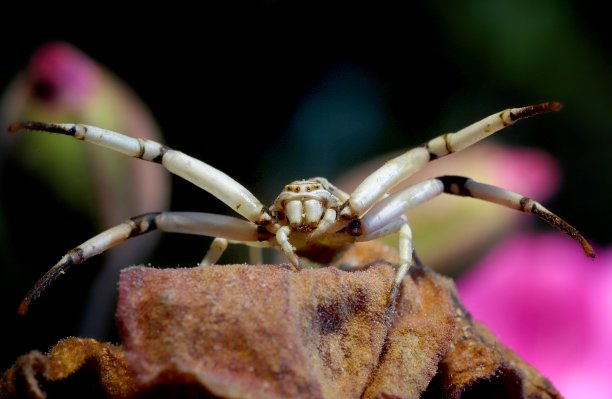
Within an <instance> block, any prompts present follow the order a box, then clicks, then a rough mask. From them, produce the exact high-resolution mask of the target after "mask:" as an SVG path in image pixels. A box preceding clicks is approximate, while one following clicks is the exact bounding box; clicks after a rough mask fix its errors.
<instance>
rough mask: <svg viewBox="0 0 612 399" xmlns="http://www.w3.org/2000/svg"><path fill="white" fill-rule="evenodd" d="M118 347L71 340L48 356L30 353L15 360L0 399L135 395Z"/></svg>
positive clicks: (0, 383) (0, 388)
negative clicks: (77, 393)
mask: <svg viewBox="0 0 612 399" xmlns="http://www.w3.org/2000/svg"><path fill="white" fill-rule="evenodd" d="M134 382H135V381H134V378H133V376H132V372H131V371H130V368H129V366H128V364H127V362H126V361H125V357H124V355H123V351H122V350H121V348H120V347H118V346H115V345H111V344H103V343H100V342H97V341H95V340H93V339H88V338H76V337H70V338H66V339H64V340H62V341H60V342H59V343H58V344H57V345H55V347H54V348H53V349H52V350H51V351H50V352H49V353H48V354H47V355H43V354H42V353H40V352H39V351H32V352H30V353H28V354H26V355H23V356H21V357H19V358H18V359H17V361H16V362H15V365H14V366H13V367H11V368H10V369H8V370H7V371H6V372H5V373H4V375H3V377H2V380H0V398H15V397H28V398H40V399H44V398H47V397H51V398H53V397H57V398H60V397H74V395H75V392H79V394H80V395H81V396H82V397H88V398H97V397H103V398H113V399H123V398H130V397H133V395H134V393H135V392H136V386H135V384H134Z"/></svg>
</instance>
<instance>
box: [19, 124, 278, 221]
mask: <svg viewBox="0 0 612 399" xmlns="http://www.w3.org/2000/svg"><path fill="white" fill-rule="evenodd" d="M19 130H36V131H42V132H47V133H57V134H64V135H67V136H71V137H74V138H75V139H77V140H83V141H87V142H90V143H93V144H97V145H99V146H102V147H106V148H109V149H111V150H114V151H117V152H120V153H123V154H125V155H129V156H132V157H135V158H139V159H143V160H145V161H151V162H156V163H160V164H162V165H163V166H164V167H165V168H166V169H167V170H168V171H170V172H172V173H174V174H176V175H178V176H180V177H182V178H184V179H185V180H187V181H189V182H191V183H193V184H195V185H196V186H198V187H200V188H202V189H204V190H206V191H208V192H209V193H211V194H212V195H214V196H215V197H217V198H218V199H219V200H221V201H222V202H224V203H225V204H227V205H228V206H229V207H231V208H232V209H234V210H235V211H236V212H238V213H239V214H240V215H242V216H243V217H245V218H246V219H248V220H250V221H251V222H254V223H260V224H265V223H269V222H270V221H271V217H270V215H269V214H268V212H267V210H266V209H265V207H264V206H263V205H262V203H261V202H260V201H259V200H258V199H257V198H256V197H255V196H254V195H253V194H252V193H251V192H250V191H249V190H247V189H246V188H245V187H244V186H242V185H241V184H240V183H238V182H237V181H236V180H234V179H232V178H231V177H230V176H228V175H227V174H225V173H223V172H221V171H220V170H218V169H216V168H214V167H212V166H210V165H208V164H207V163H205V162H202V161H200V160H198V159H195V158H193V157H191V156H189V155H186V154H184V153H182V152H180V151H176V150H173V149H171V148H169V147H166V146H165V145H162V144H160V143H157V142H154V141H151V140H147V139H142V138H134V137H130V136H126V135H123V134H121V133H117V132H113V131H111V130H106V129H101V128H99V127H95V126H88V125H80V124H54V123H42V122H17V123H14V124H12V125H11V126H10V127H9V131H11V132H17V131H19Z"/></svg>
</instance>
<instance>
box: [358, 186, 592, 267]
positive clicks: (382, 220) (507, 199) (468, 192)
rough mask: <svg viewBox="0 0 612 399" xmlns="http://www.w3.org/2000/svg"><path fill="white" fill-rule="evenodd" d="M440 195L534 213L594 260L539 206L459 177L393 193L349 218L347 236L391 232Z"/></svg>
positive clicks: (585, 243)
mask: <svg viewBox="0 0 612 399" xmlns="http://www.w3.org/2000/svg"><path fill="white" fill-rule="evenodd" d="M442 193H447V194H453V195H459V196H464V197H472V198H477V199H481V200H484V201H487V202H492V203H495V204H498V205H503V206H505V207H507V208H512V209H516V210H519V211H522V212H526V213H533V214H534V215H536V216H538V217H539V218H540V219H543V220H544V221H545V222H547V223H548V224H550V225H551V226H553V227H555V228H557V229H558V230H561V231H562V232H564V233H565V234H567V235H569V236H570V237H572V238H573V239H575V240H576V241H578V243H579V244H580V245H581V246H582V249H583V250H584V253H585V254H586V255H587V256H589V257H591V258H593V257H595V252H594V251H593V248H592V247H591V245H590V244H589V243H588V241H587V240H586V239H585V238H584V237H583V236H582V235H581V234H580V233H579V232H578V230H576V229H575V228H574V227H573V226H571V225H570V224H569V223H567V222H566V221H564V220H563V219H561V218H560V217H559V216H557V215H555V214H554V213H552V212H551V211H549V210H548V209H546V208H545V207H544V206H542V205H541V204H540V203H538V202H536V201H534V200H533V199H531V198H528V197H525V196H523V195H521V194H517V193H514V192H512V191H509V190H506V189H503V188H500V187H496V186H492V185H489V184H484V183H479V182H476V181H474V180H472V179H469V178H467V177H462V176H441V177H437V178H433V179H428V180H425V181H423V182H421V183H418V184H415V185H413V186H410V187H408V188H406V189H404V190H402V191H399V192H397V193H393V194H391V195H389V196H388V197H387V198H385V199H383V200H380V201H379V202H378V203H376V204H375V205H374V206H373V207H372V208H371V209H370V210H369V211H368V213H366V214H365V216H363V217H362V218H354V219H351V220H350V221H349V223H348V225H347V233H348V234H349V235H353V236H357V241H365V240H368V239H372V238H377V237H380V236H383V235H386V230H387V229H390V227H391V226H393V223H394V220H396V219H397V218H398V217H400V216H401V215H403V214H404V212H406V211H407V210H408V209H410V208H412V207H414V206H416V205H419V204H422V203H423V202H426V201H429V200H430V199H432V198H434V197H436V196H438V195H440V194H442ZM395 223H398V222H395Z"/></svg>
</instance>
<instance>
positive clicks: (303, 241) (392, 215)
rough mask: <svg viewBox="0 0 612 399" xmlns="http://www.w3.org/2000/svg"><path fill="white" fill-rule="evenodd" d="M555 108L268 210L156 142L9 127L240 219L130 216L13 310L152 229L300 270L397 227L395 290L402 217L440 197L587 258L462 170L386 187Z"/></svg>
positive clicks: (422, 150)
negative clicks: (54, 139)
mask: <svg viewBox="0 0 612 399" xmlns="http://www.w3.org/2000/svg"><path fill="white" fill-rule="evenodd" d="M560 107H561V106H560V104H559V103H555V102H550V103H543V104H538V105H532V106H528V107H522V108H510V109H506V110H504V111H501V112H498V113H495V114H493V115H490V116H488V117H486V118H484V119H482V120H480V121H478V122H475V123H473V124H472V125H470V126H467V127H465V128H463V129H461V130H459V131H457V132H455V133H447V134H444V135H441V136H438V137H435V138H433V139H432V140H430V141H428V142H427V143H424V144H423V145H422V146H419V147H416V148H413V149H411V150H409V151H407V152H405V153H404V154H402V155H400V156H398V157H396V158H393V159H391V160H389V161H388V162H387V163H385V164H384V165H383V166H382V167H380V168H379V169H378V170H376V171H374V172H373V173H372V174H371V175H369V176H368V177H366V178H365V179H364V181H363V182H361V184H359V186H358V187H357V188H356V189H355V190H354V191H353V192H352V193H351V194H348V193H345V192H344V191H342V190H340V189H338V188H337V187H335V186H334V185H332V184H331V183H330V182H329V181H327V179H325V178H322V177H315V178H311V179H308V180H296V181H294V182H292V183H289V184H287V185H286V186H285V187H284V189H283V191H282V192H281V193H280V195H279V196H278V197H277V198H276V200H275V201H274V203H273V204H272V206H271V207H270V208H266V207H265V206H264V205H263V204H262V203H261V202H260V201H259V200H258V199H257V198H256V197H255V196H254V195H253V194H252V193H251V192H250V191H249V190H247V189H246V188H245V187H244V186H242V185H241V184H240V183H238V182H237V181H235V180H234V179H232V178H231V177H230V176H228V175H226V174H225V173H223V172H221V171H220V170H218V169H216V168H214V167H212V166H210V165H208V164H206V163H204V162H202V161H199V160H197V159H195V158H193V157H190V156H189V155H186V154H184V153H182V152H180V151H176V150H173V149H170V148H168V147H166V146H164V145H162V144H159V143H156V142H153V141H149V140H145V139H137V138H133V137H129V136H125V135H123V134H120V133H116V132H112V131H109V130H104V129H101V128H98V127H93V126H86V125H78V124H77V125H75V124H51V123H42V122H24V123H15V124H13V125H11V126H10V127H9V130H10V131H13V132H15V131H18V130H40V131H44V132H49V133H58V134H63V135H68V136H72V137H74V138H76V139H78V140H83V141H89V142H92V143H94V144H98V145H101V146H103V147H107V148H110V149H112V150H115V151H118V152H121V153H124V154H126V155H129V156H132V157H135V158H140V159H143V160H146V161H151V162H157V163H160V164H162V165H163V166H164V167H165V168H166V169H168V170H169V171H170V172H172V173H174V174H176V175H178V176H181V177H183V178H184V179H186V180H188V181H190V182H192V183H193V184H195V185H197V186H199V187H200V188H202V189H204V190H206V191H208V192H209V193H211V194H212V195H214V196H215V197H217V198H218V199H219V200H221V201H223V202H224V203H225V204H227V205H228V206H229V207H231V208H232V209H233V210H234V211H236V212H237V213H238V214H240V215H241V216H242V217H243V218H244V219H246V220H244V219H238V218H235V217H231V216H223V215H215V214H210V213H197V212H159V213H148V214H145V215H140V216H136V217H133V218H131V219H128V220H126V221H125V222H123V223H121V224H119V225H117V226H115V227H112V228H110V229H109V230H106V231H104V232H102V233H100V234H98V235H97V236H95V237H93V238H91V239H89V240H87V241H86V242H84V243H83V244H81V245H79V246H78V247H76V248H74V249H72V250H70V251H69V252H68V253H67V254H66V255H64V256H63V257H62V258H61V259H60V261H59V262H58V263H57V264H56V265H55V266H54V267H53V268H52V269H51V270H49V271H48V272H47V274H45V275H44V276H43V277H42V278H41V279H40V280H39V281H38V282H37V283H36V284H35V285H34V287H32V289H31V290H30V291H29V292H28V294H27V296H26V298H25V299H24V300H23V302H22V304H21V306H20V308H19V311H20V313H25V312H26V310H27V308H28V305H29V303H30V302H31V301H32V300H33V299H34V298H36V297H38V296H39V295H40V293H41V292H42V291H43V290H44V289H45V287H46V286H47V285H48V284H49V283H50V282H51V281H52V280H53V279H55V278H56V277H57V276H59V275H60V274H62V273H63V272H64V271H65V270H66V269H67V268H69V267H70V266H72V265H74V264H78V263H81V262H82V261H84V260H86V259H88V258H90V257H92V256H94V255H97V254H99V253H101V252H103V251H105V250H107V249H108V248H110V247H112V246H114V245H116V244H118V243H120V242H122V241H124V240H127V239H129V238H132V237H135V236H138V235H141V234H144V233H147V232H149V231H152V230H155V229H159V230H162V231H166V232H175V233H189V234H201V235H207V236H212V237H215V239H214V240H213V243H212V244H211V247H210V249H209V250H208V252H207V253H206V255H205V257H204V259H203V261H202V263H203V264H213V263H216V262H217V261H218V260H219V257H220V256H221V254H222V253H223V251H224V250H225V248H226V246H227V244H228V243H241V244H245V245H248V246H250V247H253V248H263V247H272V248H277V249H279V250H281V251H282V252H283V253H284V254H285V255H286V257H287V259H288V260H289V261H290V262H291V264H292V265H293V266H294V267H295V268H296V269H300V268H301V263H300V257H305V258H308V259H310V260H312V261H315V262H319V263H323V264H325V263H328V262H329V261H330V260H331V259H332V258H333V257H334V256H335V255H337V254H339V253H340V252H342V251H343V250H344V249H345V248H346V247H347V246H348V245H350V244H352V243H354V242H356V241H368V240H373V239H376V238H379V237H382V236H386V235H389V234H392V233H398V235H399V255H400V266H399V268H398V271H397V275H396V279H395V286H394V293H395V292H397V288H398V287H399V285H400V283H401V280H402V279H403V277H404V276H405V275H406V273H407V271H408V269H409V267H410V266H411V265H412V264H413V263H414V251H413V247H412V232H411V230H410V226H409V225H408V222H407V220H406V217H405V216H404V213H405V212H406V211H407V210H408V209H409V208H412V207H414V206H417V205H419V204H421V203H423V202H426V201H428V200H430V199H432V198H434V197H436V196H438V195H440V194H443V193H446V194H453V195H459V196H466V197H473V198H478V199H481V200H485V201H489V202H494V203H497V204H500V205H503V206H506V207H509V208H514V209H517V210H519V211H522V212H526V213H533V214H535V215H536V216H538V217H540V218H542V219H543V220H545V221H546V222H548V223H549V224H551V225H553V226H554V227H556V228H558V229H559V230H561V231H563V232H565V233H567V234H568V235H570V236H571V237H573V238H574V239H576V240H577V241H578V242H579V243H580V245H582V248H583V250H584V252H585V253H586V255H588V256H591V257H594V256H595V255H594V252H593V249H592V248H591V246H590V244H589V243H588V242H587V241H586V239H585V238H584V237H583V236H582V235H580V233H579V232H578V231H577V230H576V229H575V228H573V227H572V226H571V225H569V224H568V223H566V222H565V221H563V220H562V219H561V218H559V217H558V216H556V215H555V214H553V213H552V212H550V211H549V210H547V209H546V208H544V207H543V206H542V205H540V204H539V203H537V202H536V201H534V200H532V199H530V198H527V197H525V196H522V195H520V194H516V193H513V192H510V191H508V190H505V189H502V188H499V187H495V186H491V185H488V184H484V183H478V182H475V181H473V180H471V179H469V178H466V177H461V176H441V177H437V178H432V179H427V180H425V181H423V182H420V183H417V184H414V185H412V186H410V187H408V188H406V189H403V190H400V191H397V192H393V188H394V187H396V186H397V185H398V184H399V183H400V182H401V181H402V180H405V179H406V178H407V177H408V176H410V175H412V174H413V173H415V172H416V171H418V170H419V169H421V168H422V167H424V166H425V165H426V164H427V163H428V162H430V161H433V160H435V159H437V158H441V157H444V156H446V155H449V154H451V153H453V152H456V151H460V150H462V149H464V148H466V147H468V146H470V145H472V144H474V143H476V142H477V141H479V140H482V139H483V138H485V137H487V136H489V135H491V134H493V133H495V132H496V131H498V130H500V129H503V128H504V127H506V126H508V125H511V124H513V123H515V122H516V121H518V120H521V119H524V118H527V117H530V116H533V115H537V114H540V113H543V112H548V111H557V110H559V109H560ZM252 254H253V255H252V256H253V259H252V263H257V262H254V260H255V261H256V260H257V258H259V257H260V256H258V255H257V251H254V252H252Z"/></svg>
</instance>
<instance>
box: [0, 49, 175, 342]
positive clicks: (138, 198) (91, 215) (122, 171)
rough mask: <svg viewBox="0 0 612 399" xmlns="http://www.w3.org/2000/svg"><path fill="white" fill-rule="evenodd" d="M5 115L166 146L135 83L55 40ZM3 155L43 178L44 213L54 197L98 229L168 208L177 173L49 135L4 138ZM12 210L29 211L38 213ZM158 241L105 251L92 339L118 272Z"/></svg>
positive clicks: (17, 83)
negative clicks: (131, 85)
mask: <svg viewBox="0 0 612 399" xmlns="http://www.w3.org/2000/svg"><path fill="white" fill-rule="evenodd" d="M0 111H1V114H0V119H1V120H2V122H3V124H4V126H8V125H9V124H10V123H12V122H15V121H19V120H40V121H45V122H64V123H83V124H88V125H95V126H100V127H102V128H105V129H109V130H114V131H117V132H121V133H124V134H127V135H130V136H134V137H140V138H145V139H150V140H154V141H158V142H163V139H162V137H161V134H160V132H159V128H158V127H157V124H156V122H155V120H154V118H153V116H152V115H151V113H150V111H149V110H148V108H147V107H146V105H145V104H144V103H143V102H142V101H140V99H139V98H138V97H137V96H136V95H135V94H134V92H133V91H132V90H131V89H130V88H129V87H128V85H127V84H125V83H124V82H122V81H121V80H120V79H118V78H117V77H116V76H114V75H113V74H112V73H111V72H109V71H108V70H107V69H106V68H104V66H102V65H100V64H99V63H97V62H96V61H94V60H92V59H91V58H89V57H88V56H87V55H86V54H85V53H83V52H82V51H80V50H79V49H77V48H75V47H74V46H72V45H70V44H68V43H62V42H50V43H47V44H44V45H42V46H41V47H40V48H38V49H37V50H36V51H35V52H34V54H33V55H32V57H31V59H30V62H29V63H28V65H27V67H26V69H25V71H24V72H23V73H20V74H19V75H18V76H16V77H15V79H14V81H13V82H12V84H11V85H10V86H9V87H8V88H7V90H6V92H5V93H4V95H3V98H2V106H1V108H0ZM0 150H1V151H0V156H2V155H4V154H7V155H9V156H10V157H11V159H12V160H13V161H14V164H13V165H11V167H13V168H15V167H17V165H19V166H21V167H23V169H25V170H27V172H28V174H29V176H32V177H34V178H36V179H33V181H28V184H36V185H37V186H46V187H47V188H48V192H49V194H48V196H46V195H43V196H40V198H36V203H35V209H36V211H37V213H39V214H45V213H46V212H51V211H53V210H49V209H47V208H48V206H49V205H48V204H47V203H51V204H52V203H54V201H50V200H49V199H50V198H51V197H52V196H54V197H55V198H54V200H55V201H57V202H59V203H61V204H62V205H64V206H65V207H66V209H70V211H71V212H74V213H76V214H77V215H80V216H82V217H83V218H86V219H88V220H89V221H91V222H92V224H93V225H95V226H96V228H97V229H105V228H108V227H110V226H113V225H116V224H117V223H120V222H121V221H123V220H125V219H127V218H128V217H131V216H134V215H138V214H142V213H145V212H152V211H163V210H167V207H168V203H169V194H170V175H169V173H167V171H165V170H164V169H163V168H161V167H160V166H159V165H156V164H153V163H150V162H142V161H140V160H137V159H133V158H130V157H126V156H124V155H122V154H120V153H117V152H113V151H109V150H107V149H104V148H99V147H96V146H93V145H90V144H87V143H83V142H79V141H77V140H72V139H70V138H67V137H58V136H57V135H49V134H38V133H28V134H18V135H9V134H4V135H1V136H0ZM3 194H4V193H3ZM15 194H16V193H14V192H13V191H12V190H6V192H5V195H7V196H8V195H15ZM17 203H19V202H17ZM24 206H25V207H27V205H24ZM45 207H47V208H45ZM30 208H32V206H30ZM11 211H13V212H23V213H25V214H30V213H31V211H32V209H26V210H19V209H12V210H11ZM66 227H69V226H66ZM47 228H48V229H49V230H50V231H47V232H46V231H45V230H44V228H43V227H40V228H39V230H38V233H39V234H40V235H41V236H44V235H49V236H53V235H57V233H56V232H57V227H56V226H48V227H47ZM157 237H158V235H156V234H153V235H151V237H142V238H139V239H138V240H130V241H128V242H127V243H125V244H124V245H121V246H119V247H117V248H115V249H113V250H111V251H109V252H108V253H107V254H105V259H106V262H105V263H106V265H105V266H103V268H102V271H101V273H100V274H99V277H98V280H97V282H96V283H95V284H94V287H93V288H92V289H91V295H90V305H89V310H88V318H87V319H86V321H85V322H84V324H85V327H84V331H83V332H84V334H85V335H89V336H92V335H93V336H101V335H102V334H101V331H102V330H103V329H104V328H105V326H103V325H101V324H103V323H106V322H107V320H112V319H105V318H104V316H105V315H106V314H108V315H112V311H113V307H112V297H113V295H115V284H116V281H117V278H118V274H119V273H118V269H120V268H121V267H125V266H127V265H129V264H132V263H136V262H141V261H143V259H145V258H146V256H147V254H148V252H149V251H150V250H151V249H152V247H153V245H154V244H155V242H156V239H157ZM87 238H88V237H80V239H82V240H85V239H87ZM76 244H78V242H75V243H74V245H76ZM58 255H59V254H58Z"/></svg>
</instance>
